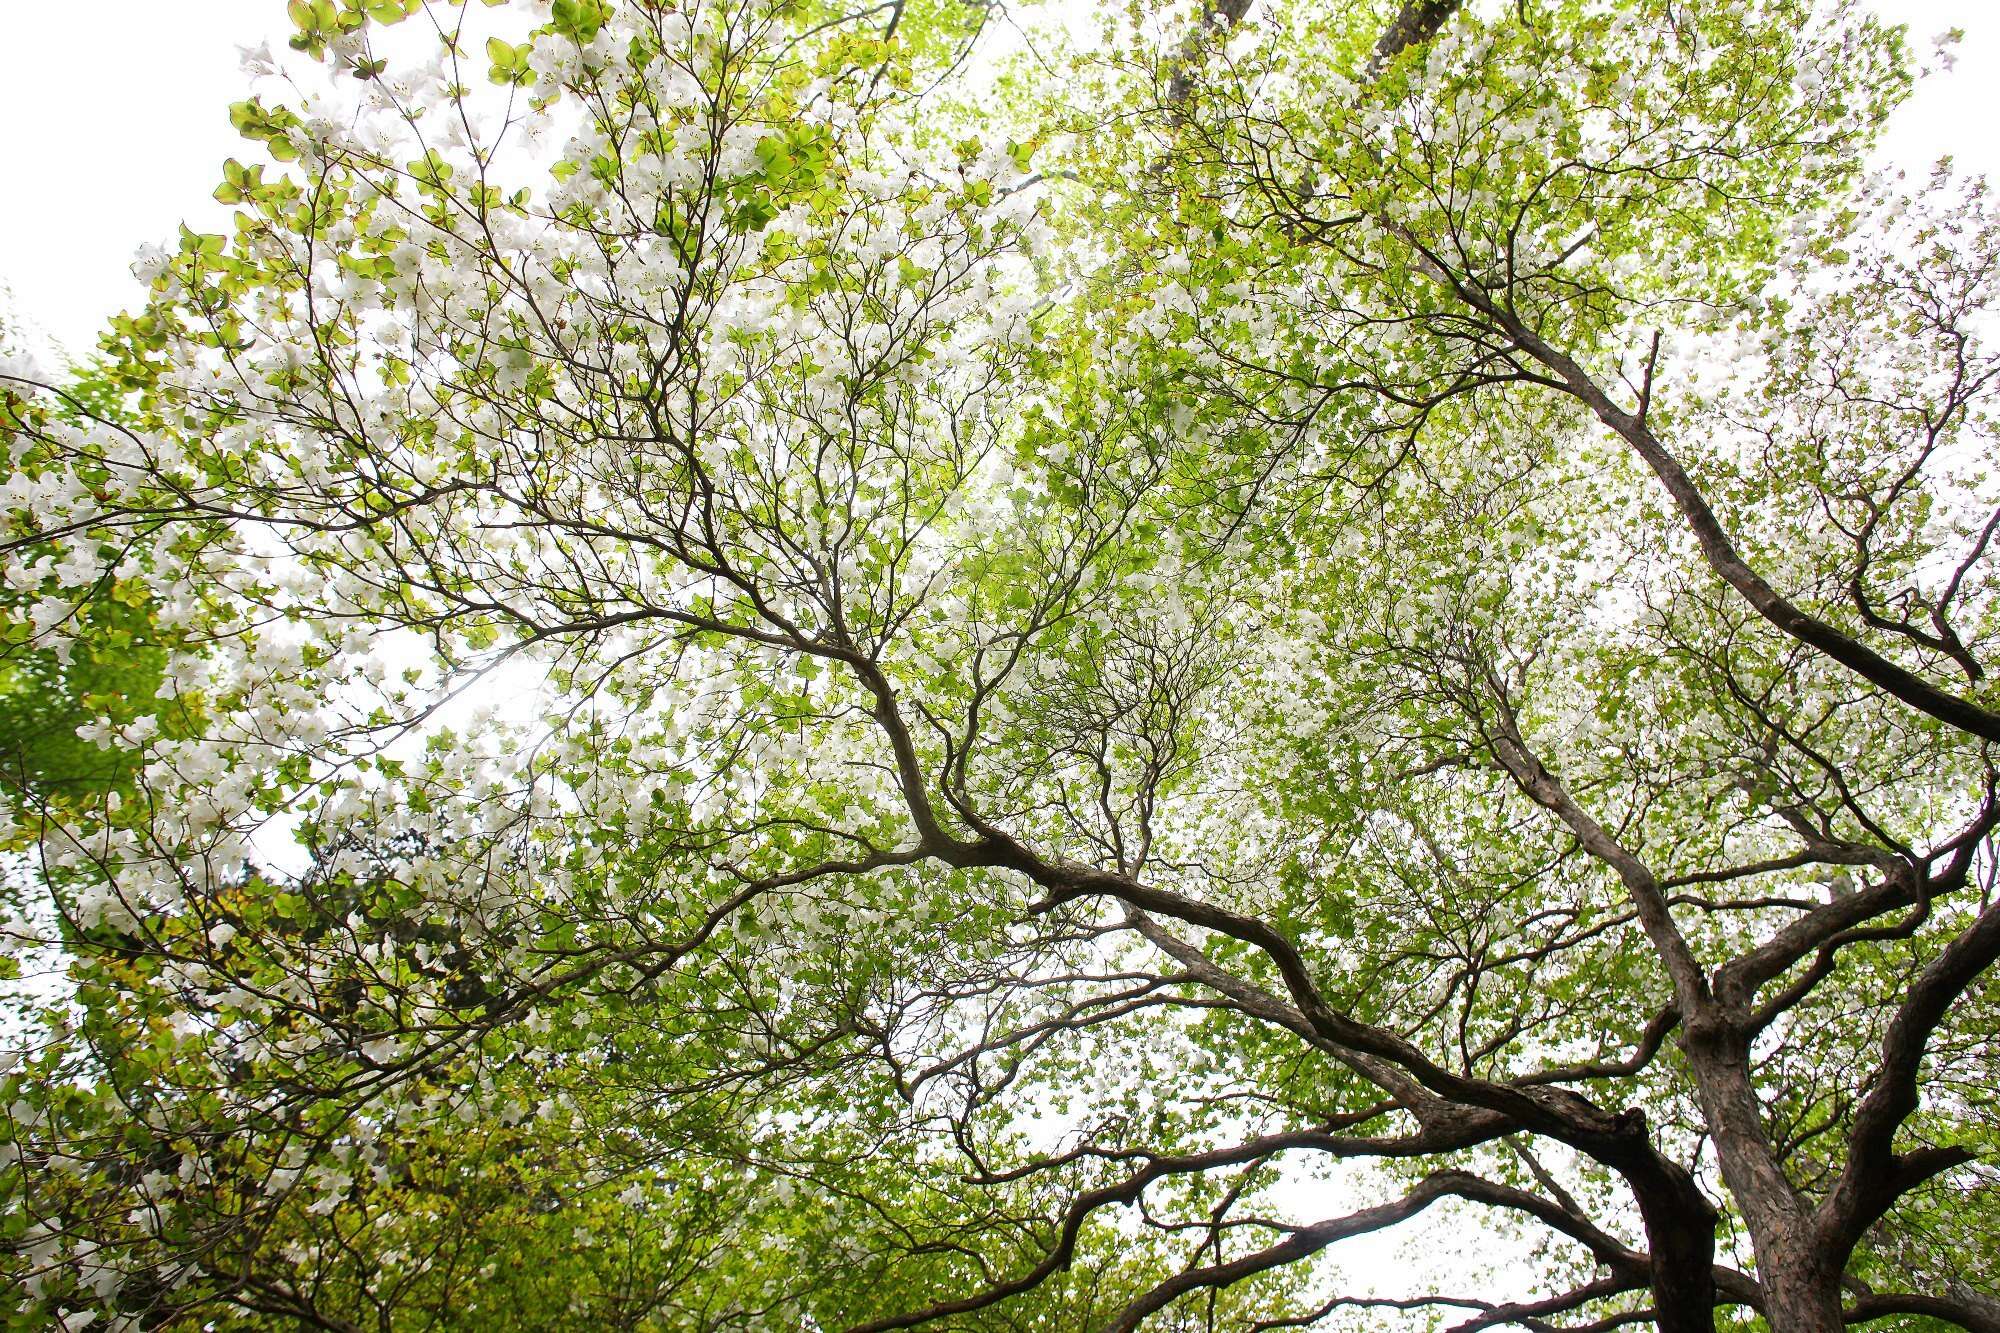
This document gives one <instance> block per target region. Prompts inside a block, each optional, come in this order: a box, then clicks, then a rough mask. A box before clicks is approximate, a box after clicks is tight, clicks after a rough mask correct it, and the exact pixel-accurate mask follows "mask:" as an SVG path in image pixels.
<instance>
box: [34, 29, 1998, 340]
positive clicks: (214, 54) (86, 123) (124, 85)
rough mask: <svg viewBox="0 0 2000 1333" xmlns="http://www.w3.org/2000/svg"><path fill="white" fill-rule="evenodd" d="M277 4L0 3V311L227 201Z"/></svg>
mask: <svg viewBox="0 0 2000 1333" xmlns="http://www.w3.org/2000/svg"><path fill="white" fill-rule="evenodd" d="M1873 3H1874V6H1875V8H1877V9H1878V10H1880V11H1881V12H1882V13H1884V14H1885V15H1888V16H1890V17H1893V18H1896V19H1900V20H1902V21H1904V22H1907V23H1908V24H1909V25H1910V29H1911V35H1912V37H1913V39H1914V45H1915V46H1916V48H1917V49H1918V51H1919V52H1927V51H1928V49H1929V46H1930V39H1931V37H1932V36H1933V35H1935V34H1937V33H1939V32H1942V31H1944V30H1946V29H1949V28H1953V27H1956V28H1960V29H1963V30H1964V33H1965V40H1964V42H1963V43H1962V44H1960V46H1959V47H1958V48H1957V68H1956V69H1955V70H1954V71H1952V72H1951V73H1949V74H1947V75H1943V76H1941V77H1938V78H1935V79H1933V80H1931V81H1930V82H1929V83H1928V84H1926V85H1925V86H1924V87H1923V88H1922V89H1921V91H1920V92H1919V93H1918V95H1917V98H1916V100H1915V101H1914V102H1913V103H1912V104H1911V105H1910V106H1907V107H1906V108H1904V110H1903V112H1902V114H1901V116H1900V117H1899V120H1898V123H1897V124H1896V125H1895V126H1894V127H1893V129H1892V131H1891V135H1890V143H1889V149H1888V153H1889V156H1890V157H1891V158H1892V159H1893V160H1897V161H1900V162H1902V163H1904V164H1905V165H1907V166H1909V167H1911V168H1913V169H1921V168H1923V167H1926V166H1927V165H1928V164H1929V163H1930V161H1931V160H1933V159H1934V158H1935V157H1936V156H1937V155H1938V154H1941V153H1950V154H1952V155H1953V156H1954V157H1955V159H1956V160H1957V162H1958V164H1959V166H1960V167H1961V168H1964V169H1967V170H1979V171H1984V172H1986V173H1987V174H1988V175H1989V176H1991V177H1994V178H1995V179H2000V137H1996V136H1995V134H1994V127H1995V125H2000V4H1996V3H1994V0H1873ZM291 30H292V29H291V25H290V23H289V22H288V21H287V20H286V19H285V15H284V5H283V3H282V0H201V3H200V4H199V5H177V4H159V3H155V2H154V0H70V3H67V4H61V5H35V6H29V5H25V4H18V3H16V4H11V5H8V6H7V7H6V8H5V9H4V10H0V124H4V125H6V126H7V127H8V132H7V134H6V137H5V139H4V141H0V164H4V167H5V173H6V176H5V178H6V179H7V180H8V181H10V182H12V183H13V185H14V186H15V188H14V189H13V190H10V192H9V193H10V195H11V196H12V198H11V201H10V205H9V206H8V207H7V208H4V209H0V284H5V286H7V287H9V288H11V289H12V294H13V300H12V301H11V302H10V303H9V304H10V306H11V309H10V310H9V311H8V315H9V317H10V319H12V320H14V321H16V322H20V323H24V324H25V325H27V327H28V330H29V331H30V332H31V333H32V332H36V331H39V332H40V333H42V334H43V335H45V336H47V337H49V338H52V339H53V340H54V341H55V342H56V343H57V344H58V345H59V346H60V347H61V348H62V349H63V350H66V351H67V352H69V353H70V354H72V355H80V354H83V353H86V352H87V351H88V350H89V348H90V346H91V344H92V341H93V340H94V338H95V336H96V332H97V330H98V329H99V328H100V327H101V326H102V324H103V322H104V320H105V319H106V318H107V317H108V316H109V315H111V314H113V313H115V312H116V311H117V310H118V309H120V308H122V307H124V306H127V305H130V304H134V303H136V299H137V296H138V291H139V288H138V285H137V283H136V282H134V281H133V279H132V278H131V277H130V275H129V274H128V273H127V272H126V266H127V265H128V264H129V263H130V262H131V258H132V252H133V251H134V250H135V249H136V248H137V247H138V246H139V245H141V244H143V243H148V242H152V243H159V242H163V241H165V240H167V239H169V238H170V237H171V236H172V235H173V233H174V229H175V226H176V224H177V223H179V222H180V221H182V220H183V219H185V220H188V221H190V222H192V223H194V224H196V225H197V226H201V227H215V226H219V225H220V224H221V222H222V219H223V218H224V217H225V215H226V212H227V210H225V209H224V208H223V207H222V206H221V205H219V204H216V203H214V202H212V201H211V200H210V199H209V198H208V197H207V196H208V189H209V187H210V186H212V185H213V184H214V182H215V181H216V180H217V179H219V178H220V177H219V170H220V166H221V163H222V160H223V159H224V158H226V157H229V156H231V155H232V154H238V153H241V152H242V151H243V150H242V141H241V139H240V138H239V137H238V136H237V134H236V132H235V131H234V130H232V129H231V128H230V127H229V123H228V119H227V116H226V114H225V111H224V108H225V107H226V106H227V105H228V103H230V102H232V101H234V100H236V99H237V98H239V97H242V96H244V95H245V91H244V90H245V88H246V86H247V79H246V77H245V76H244V75H243V74H242V73H241V72H240V71H239V69H238V67H237V53H236V48H237V46H239V45H250V46H254V45H255V44H256V43H257V42H259V41H263V40H270V41H271V42H272V44H273V46H274V47H280V48H281V47H282V44H283V38H284V36H286V35H287V34H289V33H290V32H291Z"/></svg>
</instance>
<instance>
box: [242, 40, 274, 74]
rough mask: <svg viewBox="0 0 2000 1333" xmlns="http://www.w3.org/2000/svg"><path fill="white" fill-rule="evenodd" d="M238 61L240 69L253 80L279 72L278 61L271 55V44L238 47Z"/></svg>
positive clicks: (262, 43) (260, 43)
mask: <svg viewBox="0 0 2000 1333" xmlns="http://www.w3.org/2000/svg"><path fill="white" fill-rule="evenodd" d="M236 59H237V64H238V66H239V68H241V69H242V71H243V72H244V73H245V74H247V75H249V76H250V77H251V78H253V79H258V78H262V77H264V76H265V75H267V74H276V73H277V72H278V61H277V58H276V57H275V56H273V55H272V54H271V44H270V43H269V42H259V43H257V44H256V45H255V46H239V47H237V48H236Z"/></svg>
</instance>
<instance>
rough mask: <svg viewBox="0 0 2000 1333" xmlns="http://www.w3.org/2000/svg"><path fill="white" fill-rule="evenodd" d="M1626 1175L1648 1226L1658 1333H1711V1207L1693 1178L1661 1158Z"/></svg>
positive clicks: (1713, 1232)
mask: <svg viewBox="0 0 2000 1333" xmlns="http://www.w3.org/2000/svg"><path fill="white" fill-rule="evenodd" d="M1649 1166H1650V1167H1651V1169H1650V1170H1648V1171H1645V1172H1643V1173H1628V1175H1627V1179H1628V1180H1630V1181H1631V1183H1632V1185H1633V1193H1634V1194H1635V1195H1636V1196H1637V1197H1638V1200H1639V1215H1640V1217H1641V1219H1642V1220H1643V1221H1644V1222H1645V1224H1646V1249H1647V1251H1648V1255H1649V1257H1650V1260H1651V1264H1652V1272H1651V1274H1650V1277H1651V1281H1652V1287H1653V1311H1654V1319H1655V1322H1656V1324H1657V1326H1658V1328H1659V1331H1660V1333H1715V1222H1716V1214H1715V1208H1714V1206H1713V1205H1711V1204H1710V1203H1709V1201H1708V1199H1707V1197H1706V1196H1705V1195H1703V1194H1702V1192H1701V1190H1700V1188H1699V1187H1698V1186H1696V1184H1695V1183H1694V1178H1693V1177H1692V1176H1690V1175H1688V1174H1687V1173H1686V1172H1685V1171H1682V1170H1681V1169H1680V1168H1679V1167H1677V1166H1675V1165H1673V1164H1672V1163H1670V1162H1666V1161H1664V1160H1662V1159H1655V1160H1654V1161H1653V1162H1652V1163H1649Z"/></svg>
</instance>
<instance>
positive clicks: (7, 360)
mask: <svg viewBox="0 0 2000 1333" xmlns="http://www.w3.org/2000/svg"><path fill="white" fill-rule="evenodd" d="M49 379H50V374H49V371H48V368H47V367H46V366H44V365H42V363H41V362H39V361H37V360H36V359H35V358H34V357H32V356H30V355H29V354H28V353H26V352H0V380H6V381H7V383H8V387H10V388H12V389H13V390H14V391H15V392H16V393H20V394H24V395H27V396H32V395H33V394H34V393H35V392H36V391H37V390H39V389H41V388H43V387H44V386H45V385H47V383H48V382H49Z"/></svg>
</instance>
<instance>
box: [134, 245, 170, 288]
mask: <svg viewBox="0 0 2000 1333" xmlns="http://www.w3.org/2000/svg"><path fill="white" fill-rule="evenodd" d="M170 259H172V256H171V255H169V254H168V253H167V252H166V250H165V249H163V248H162V247H160V246H157V245H142V246H140V247H139V248H138V249H137V250H135V251H133V252H132V276H133V277H135V278H137V279H138V280H139V281H141V282H143V283H145V284H146V285H147V286H148V287H150V286H152V285H153V283H155V282H157V281H158V280H159V277H160V275H161V274H162V273H165V272H166V271H167V263H168V261H169V260H170Z"/></svg>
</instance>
